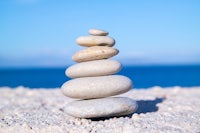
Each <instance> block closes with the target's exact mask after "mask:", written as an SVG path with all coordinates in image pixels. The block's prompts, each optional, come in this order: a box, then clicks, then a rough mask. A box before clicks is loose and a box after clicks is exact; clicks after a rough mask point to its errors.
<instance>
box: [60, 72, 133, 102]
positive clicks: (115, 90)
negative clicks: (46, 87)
mask: <svg viewBox="0 0 200 133" xmlns="http://www.w3.org/2000/svg"><path fill="white" fill-rule="evenodd" d="M131 88H132V81H131V80H130V79H129V78H128V77H125V76H121V75H110V76H99V77H84V78H76V79H72V80H69V81H67V82H65V83H64V84H63V85H62V87H61V90H62V92H63V94H64V95H65V96H68V97H71V98H77V99H93V98H102V97H108V96H114V95H118V94H122V93H125V92H127V91H129V90H130V89H131Z"/></svg>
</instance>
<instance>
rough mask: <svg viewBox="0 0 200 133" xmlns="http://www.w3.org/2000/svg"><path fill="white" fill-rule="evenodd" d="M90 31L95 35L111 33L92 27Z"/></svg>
mask: <svg viewBox="0 0 200 133" xmlns="http://www.w3.org/2000/svg"><path fill="white" fill-rule="evenodd" d="M88 33H89V34H90V35H93V36H107V35H108V34H109V33H108V32H107V31H104V30H100V29H90V30H89V31H88Z"/></svg>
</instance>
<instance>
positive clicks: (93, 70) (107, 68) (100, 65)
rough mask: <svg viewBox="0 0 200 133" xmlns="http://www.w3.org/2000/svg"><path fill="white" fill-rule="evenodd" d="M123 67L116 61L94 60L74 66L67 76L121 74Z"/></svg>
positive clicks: (67, 70) (68, 70) (70, 68)
mask: <svg viewBox="0 0 200 133" xmlns="http://www.w3.org/2000/svg"><path fill="white" fill-rule="evenodd" d="M121 67H122V65H121V63H119V62H118V61H116V60H94V61H87V62H82V63H78V64H75V65H72V66H70V67H68V68H67V69H66V71H65V74H66V75H67V76H68V77H70V78H80V77H94V76H106V75H112V74H115V73H117V72H119V71H120V70H121Z"/></svg>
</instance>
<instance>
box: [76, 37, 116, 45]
mask: <svg viewBox="0 0 200 133" xmlns="http://www.w3.org/2000/svg"><path fill="white" fill-rule="evenodd" d="M76 43H77V44H79V45H81V46H86V47H91V46H109V47H112V46H114V44H115V40H114V39H113V38H111V37H108V36H81V37H79V38H77V39H76Z"/></svg>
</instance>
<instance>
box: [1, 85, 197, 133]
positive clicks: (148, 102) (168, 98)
mask: <svg viewBox="0 0 200 133" xmlns="http://www.w3.org/2000/svg"><path fill="white" fill-rule="evenodd" d="M120 96H126V97H129V98H132V99H135V100H137V102H138V105H139V108H138V111H137V112H136V113H134V114H133V115H130V116H125V117H118V118H117V117H114V118H104V119H92V120H91V119H79V118H74V117H71V116H68V115H67V114H66V113H65V105H66V104H67V103H68V102H70V101H72V100H73V99H70V98H67V97H65V96H64V95H62V93H61V91H60V89H58V88H57V89H29V88H24V87H18V88H14V89H10V88H7V87H2V88H0V133H159V132H161V133H163V132H164V133H200V87H191V88H180V87H171V88H165V89H162V88H160V87H153V88H149V89H134V90H131V91H129V92H128V93H126V94H123V95H120Z"/></svg>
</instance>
